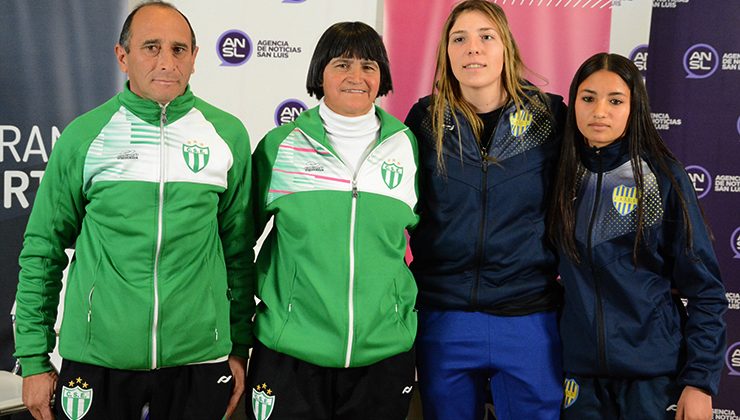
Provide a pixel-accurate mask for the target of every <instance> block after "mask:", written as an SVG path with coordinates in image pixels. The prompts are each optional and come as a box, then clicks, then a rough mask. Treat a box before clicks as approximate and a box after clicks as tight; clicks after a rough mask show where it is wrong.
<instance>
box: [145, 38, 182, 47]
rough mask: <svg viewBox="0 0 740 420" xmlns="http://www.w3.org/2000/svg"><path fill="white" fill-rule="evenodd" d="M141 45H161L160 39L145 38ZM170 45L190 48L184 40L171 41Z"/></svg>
mask: <svg viewBox="0 0 740 420" xmlns="http://www.w3.org/2000/svg"><path fill="white" fill-rule="evenodd" d="M141 45H144V46H145V45H162V40H161V39H147V40H145V41H144V42H142V43H141ZM172 46H174V47H179V48H186V49H190V45H188V44H187V43H185V42H180V41H175V42H173V43H172Z"/></svg>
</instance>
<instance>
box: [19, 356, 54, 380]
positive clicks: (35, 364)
mask: <svg viewBox="0 0 740 420" xmlns="http://www.w3.org/2000/svg"><path fill="white" fill-rule="evenodd" d="M19 360H20V362H21V376H23V377H24V378H25V377H27V376H31V375H37V374H39V373H44V372H49V371H52V370H54V366H53V365H52V364H51V361H50V360H49V355H48V354H44V355H41V356H28V357H21V358H19Z"/></svg>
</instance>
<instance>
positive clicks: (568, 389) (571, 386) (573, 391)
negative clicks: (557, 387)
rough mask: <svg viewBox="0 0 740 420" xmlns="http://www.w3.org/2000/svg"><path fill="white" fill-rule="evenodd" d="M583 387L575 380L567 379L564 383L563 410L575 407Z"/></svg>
mask: <svg viewBox="0 0 740 420" xmlns="http://www.w3.org/2000/svg"><path fill="white" fill-rule="evenodd" d="M580 390H581V387H580V386H579V385H578V382H576V380H575V379H571V378H565V381H564V382H563V392H564V394H565V395H563V408H568V407H570V406H571V405H573V404H574V403H575V402H576V400H577V399H578V392H579V391H580Z"/></svg>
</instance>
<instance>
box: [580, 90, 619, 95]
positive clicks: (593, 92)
mask: <svg viewBox="0 0 740 420" xmlns="http://www.w3.org/2000/svg"><path fill="white" fill-rule="evenodd" d="M581 92H587V93H590V94H592V95H597V94H598V92H596V91H595V90H592V89H581ZM615 95H622V96H626V95H627V94H626V93H624V92H618V91H614V92H609V93H607V96H615Z"/></svg>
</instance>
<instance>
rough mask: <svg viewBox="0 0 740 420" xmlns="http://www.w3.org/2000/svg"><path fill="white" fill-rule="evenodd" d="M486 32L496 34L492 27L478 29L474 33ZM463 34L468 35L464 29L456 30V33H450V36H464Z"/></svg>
mask: <svg viewBox="0 0 740 420" xmlns="http://www.w3.org/2000/svg"><path fill="white" fill-rule="evenodd" d="M487 31H493V32H496V33H498V32H497V31H496V28H494V27H492V26H486V27H484V28H478V29H477V30H476V32H487ZM464 33H468V31H466V30H464V29H458V30H457V31H453V32H450V35H455V34H464Z"/></svg>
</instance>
